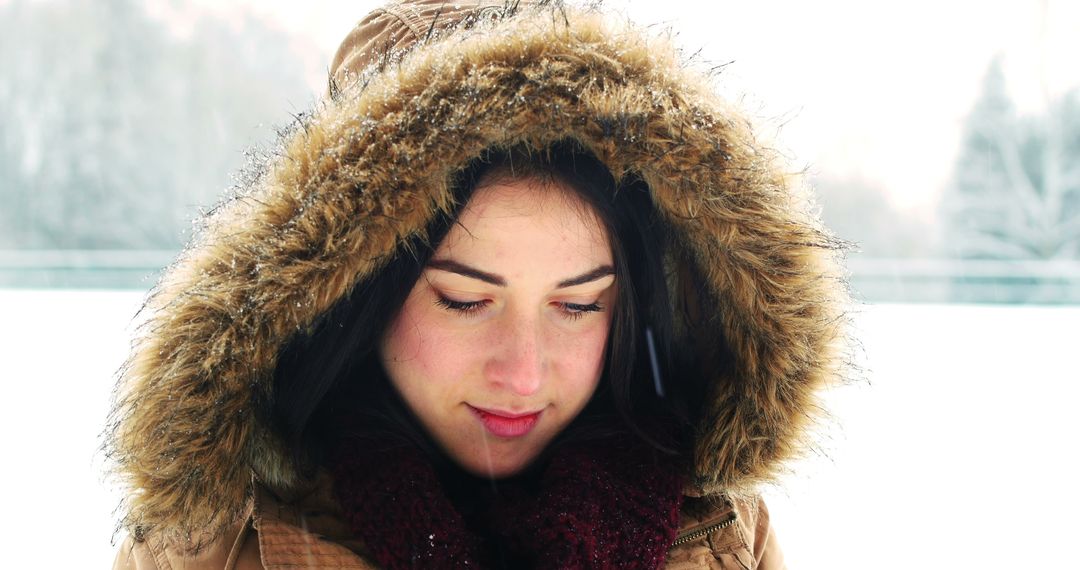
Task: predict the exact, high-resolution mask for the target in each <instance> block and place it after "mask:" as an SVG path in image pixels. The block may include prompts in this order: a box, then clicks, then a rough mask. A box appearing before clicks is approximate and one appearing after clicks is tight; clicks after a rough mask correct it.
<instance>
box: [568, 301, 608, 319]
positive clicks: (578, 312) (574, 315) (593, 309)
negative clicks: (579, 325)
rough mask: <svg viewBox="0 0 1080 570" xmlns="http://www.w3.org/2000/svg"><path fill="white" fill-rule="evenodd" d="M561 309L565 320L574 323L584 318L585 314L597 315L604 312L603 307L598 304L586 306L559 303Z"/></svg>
mask: <svg viewBox="0 0 1080 570" xmlns="http://www.w3.org/2000/svg"><path fill="white" fill-rule="evenodd" d="M559 304H560V305H562V307H563V313H565V314H566V318H567V319H570V320H571V321H576V320H578V319H580V318H581V317H584V316H585V313H598V312H600V311H603V310H604V307H602V306H601V305H600V303H599V302H595V303H589V304H587V305H581V304H578V303H559Z"/></svg>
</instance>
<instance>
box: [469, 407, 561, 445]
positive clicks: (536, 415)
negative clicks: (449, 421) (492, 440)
mask: <svg viewBox="0 0 1080 570" xmlns="http://www.w3.org/2000/svg"><path fill="white" fill-rule="evenodd" d="M469 409H470V411H472V413H473V415H474V416H476V417H477V419H479V420H480V423H481V424H482V425H483V426H484V429H486V430H487V431H488V433H490V434H491V435H494V436H496V437H505V438H514V437H522V436H524V435H525V434H527V433H529V432H530V431H532V429H533V427H535V426H536V423H537V421H539V420H540V415H541V414H543V412H544V411H543V410H540V411H536V412H525V413H511V412H504V411H501V410H489V409H486V408H477V407H474V406H469Z"/></svg>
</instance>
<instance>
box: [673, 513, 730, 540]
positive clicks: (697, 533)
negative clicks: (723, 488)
mask: <svg viewBox="0 0 1080 570" xmlns="http://www.w3.org/2000/svg"><path fill="white" fill-rule="evenodd" d="M738 518H739V515H738V514H737V513H731V516H730V517H728V518H726V519H724V520H722V521H720V522H716V523H713V524H711V525H709V526H705V527H702V528H699V529H695V530H692V531H690V532H688V533H686V534H684V535H682V536H680V537H678V538H676V539H675V542H674V543H672V545H671V547H672V548H674V547H676V546H679V545H682V544H686V543H687V542H690V541H693V540H697V539H699V538H701V537H703V536H706V535H708V534H709V533H712V532H716V531H718V530H720V529H722V528H727V527H729V526H731V525H733V524H735V521H736V520H738Z"/></svg>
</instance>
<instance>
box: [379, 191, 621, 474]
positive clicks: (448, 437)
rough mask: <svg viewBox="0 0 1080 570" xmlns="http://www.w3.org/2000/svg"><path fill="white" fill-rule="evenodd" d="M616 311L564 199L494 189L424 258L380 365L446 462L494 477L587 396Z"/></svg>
mask: <svg viewBox="0 0 1080 570" xmlns="http://www.w3.org/2000/svg"><path fill="white" fill-rule="evenodd" d="M615 302H616V287H615V275H614V265H613V262H612V255H611V247H610V246H609V243H608V240H607V238H606V237H605V235H604V232H603V231H602V230H601V226H600V224H599V222H598V221H597V220H595V219H594V218H593V216H592V215H591V212H590V210H589V209H588V207H587V206H585V205H584V204H583V203H582V202H581V201H580V199H579V198H578V197H577V196H576V195H575V194H574V193H573V191H572V190H570V189H569V188H566V187H564V186H562V185H561V184H560V183H557V182H551V183H548V182H539V181H536V180H528V179H527V180H505V181H498V182H493V183H491V184H487V185H483V186H480V187H478V188H477V190H476V192H474V194H473V197H472V199H471V200H470V201H469V203H468V204H467V205H466V207H465V208H464V210H463V211H462V213H461V216H460V217H459V218H458V223H457V224H455V225H454V226H453V227H452V229H451V230H450V232H449V233H448V234H447V236H446V239H444V240H443V242H442V244H441V245H440V246H439V248H438V250H437V251H436V252H435V254H434V255H433V256H432V259H431V261H430V262H429V263H428V266H427V267H426V268H425V270H424V272H423V273H422V274H421V277H420V279H418V280H417V282H416V284H415V285H414V286H413V288H412V291H411V292H410V293H409V296H408V298H407V299H406V301H405V304H404V306H403V307H402V309H401V311H400V312H399V313H398V315H397V317H396V318H395V319H394V321H393V322H391V323H390V327H389V328H388V330H387V333H386V335H385V336H384V337H383V339H382V342H381V344H380V347H379V356H380V359H381V362H382V365H383V367H384V369H385V370H386V372H387V374H388V375H389V377H390V381H391V383H392V384H393V385H394V387H395V388H396V389H397V390H398V392H399V393H400V394H401V396H402V398H403V399H404V400H405V402H406V403H407V404H408V405H409V407H410V408H411V409H412V411H413V413H415V414H416V416H417V417H418V418H419V420H420V422H421V423H422V424H423V425H424V427H425V428H426V429H427V431H428V433H430V434H431V435H432V436H433V437H434V439H435V440H436V441H437V442H438V443H439V445H441V446H442V448H443V450H444V451H446V453H447V454H448V455H449V456H450V457H451V458H453V459H454V460H455V461H456V462H457V463H458V464H459V465H461V466H462V467H463V468H465V469H466V470H468V471H470V472H472V473H474V474H477V475H484V476H490V477H505V476H508V475H513V474H514V473H517V472H518V471H520V470H522V469H523V468H524V467H526V466H527V465H528V464H529V463H530V462H531V461H532V460H533V459H535V458H536V456H537V455H538V454H539V453H540V452H541V451H542V450H543V449H544V448H545V447H546V446H547V445H548V444H549V443H550V442H551V440H552V438H554V437H555V435H556V434H558V433H559V432H560V431H561V430H562V429H563V428H565V427H566V426H567V424H569V423H570V421H571V420H573V419H574V417H575V416H577V415H578V413H579V412H581V410H582V408H584V407H585V404H586V403H587V402H588V401H589V399H590V398H591V397H592V395H593V392H594V391H595V390H596V386H597V383H598V382H599V380H600V375H601V372H602V371H603V366H604V353H605V350H604V349H605V345H606V342H607V338H608V330H609V329H610V324H611V314H612V309H613V304H614V303H615Z"/></svg>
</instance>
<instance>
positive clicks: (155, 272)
mask: <svg viewBox="0 0 1080 570" xmlns="http://www.w3.org/2000/svg"><path fill="white" fill-rule="evenodd" d="M176 254H177V252H176V251H172V250H137V249H130V250H108V249H73V250H5V251H0V287H18V288H30V287H33V288H38V287H45V288H53V287H57V288H79V289H82V288H89V289H149V288H150V287H152V286H153V284H154V283H155V282H156V281H157V278H158V276H159V275H160V274H161V270H162V269H164V268H165V267H166V266H167V265H168V264H169V263H172V260H173V258H175V257H176Z"/></svg>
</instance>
